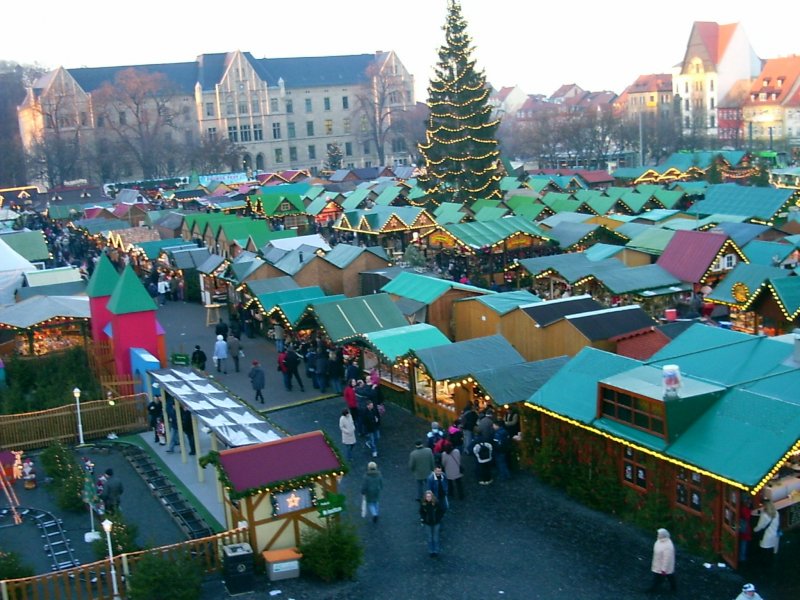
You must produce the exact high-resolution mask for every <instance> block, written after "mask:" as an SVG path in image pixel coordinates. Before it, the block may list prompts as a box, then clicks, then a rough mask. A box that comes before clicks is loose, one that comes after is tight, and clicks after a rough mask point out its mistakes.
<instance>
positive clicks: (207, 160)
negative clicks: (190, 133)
mask: <svg viewBox="0 0 800 600" xmlns="http://www.w3.org/2000/svg"><path fill="white" fill-rule="evenodd" d="M183 161H184V165H183V166H185V167H187V168H188V169H189V170H192V169H193V170H195V171H198V172H200V173H215V172H218V171H223V170H225V169H228V168H232V166H234V165H241V164H242V150H241V148H240V147H239V146H237V145H235V144H233V143H231V142H230V140H228V138H226V137H225V138H209V137H202V138H201V139H200V140H199V141H196V142H194V143H193V144H191V145H187V146H186V147H185V151H184V153H183Z"/></svg>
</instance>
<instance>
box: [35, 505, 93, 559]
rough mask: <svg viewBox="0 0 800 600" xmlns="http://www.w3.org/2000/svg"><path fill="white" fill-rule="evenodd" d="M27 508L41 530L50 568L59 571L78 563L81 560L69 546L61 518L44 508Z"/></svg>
mask: <svg viewBox="0 0 800 600" xmlns="http://www.w3.org/2000/svg"><path fill="white" fill-rule="evenodd" d="M27 510H28V515H29V516H30V517H31V518H32V519H33V520H34V522H35V523H36V526H37V527H38V528H39V531H41V535H42V539H43V540H44V551H45V552H46V553H47V554H48V555H49V556H50V560H51V561H52V563H53V564H52V565H51V567H50V568H51V569H52V570H53V571H61V570H62V569H70V568H72V567H77V566H78V565H80V564H81V561H79V560H78V559H77V558H75V553H74V552H73V551H72V546H70V539H69V538H68V537H67V532H66V531H65V530H64V527H63V522H62V521H61V519H57V518H56V517H55V516H53V515H52V514H51V513H49V512H47V511H44V510H38V509H32V508H31V509H27Z"/></svg>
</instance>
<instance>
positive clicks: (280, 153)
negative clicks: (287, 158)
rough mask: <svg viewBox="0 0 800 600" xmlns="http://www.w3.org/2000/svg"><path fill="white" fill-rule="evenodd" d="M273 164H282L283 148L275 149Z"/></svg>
mask: <svg viewBox="0 0 800 600" xmlns="http://www.w3.org/2000/svg"><path fill="white" fill-rule="evenodd" d="M275 162H276V163H282V162H283V148H275Z"/></svg>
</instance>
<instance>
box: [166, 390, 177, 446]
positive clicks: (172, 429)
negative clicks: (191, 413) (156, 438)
mask: <svg viewBox="0 0 800 600" xmlns="http://www.w3.org/2000/svg"><path fill="white" fill-rule="evenodd" d="M167 419H168V420H169V448H167V452H168V453H170V454H172V453H173V452H175V446H177V445H178V444H179V443H180V440H179V439H178V415H177V414H176V413H175V401H174V400H171V399H169V398H168V399H167Z"/></svg>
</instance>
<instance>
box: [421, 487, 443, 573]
mask: <svg viewBox="0 0 800 600" xmlns="http://www.w3.org/2000/svg"><path fill="white" fill-rule="evenodd" d="M442 518H444V509H443V508H442V505H441V504H440V503H439V502H437V501H436V496H435V495H434V493H433V492H432V491H430V490H427V491H426V492H425V496H424V497H423V498H422V502H421V503H420V505H419V520H420V523H422V524H423V525H424V526H425V527H426V529H427V530H428V552H429V553H430V556H431V558H435V557H437V556H439V552H440V551H441V545H440V544H439V531H440V529H441V526H442Z"/></svg>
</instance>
